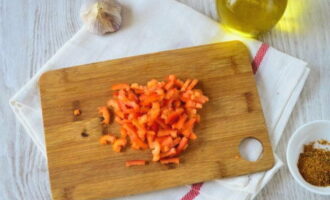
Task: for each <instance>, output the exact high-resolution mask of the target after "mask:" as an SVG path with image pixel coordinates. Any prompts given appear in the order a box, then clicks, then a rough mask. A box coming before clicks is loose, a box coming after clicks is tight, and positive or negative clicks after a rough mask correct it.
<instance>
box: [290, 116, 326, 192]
mask: <svg viewBox="0 0 330 200" xmlns="http://www.w3.org/2000/svg"><path fill="white" fill-rule="evenodd" d="M320 139H324V140H327V141H330V121H326V120H317V121H313V122H309V123H307V124H305V125H303V126H301V127H300V128H298V129H297V130H296V131H295V132H294V134H293V135H292V136H291V138H290V140H289V144H288V148H287V151H286V158H287V163H288V167H289V170H290V172H291V174H292V176H293V177H294V179H295V180H296V181H297V182H298V183H299V184H300V185H301V186H302V187H304V188H306V189H307V190H309V191H311V192H314V193H317V194H322V195H330V186H328V187H318V186H314V185H312V184H310V183H308V182H307V181H305V179H304V178H303V177H302V176H301V174H300V172H299V169H298V167H297V164H298V159H299V155H300V153H302V152H303V147H304V145H305V144H309V143H310V142H313V141H317V140H320Z"/></svg>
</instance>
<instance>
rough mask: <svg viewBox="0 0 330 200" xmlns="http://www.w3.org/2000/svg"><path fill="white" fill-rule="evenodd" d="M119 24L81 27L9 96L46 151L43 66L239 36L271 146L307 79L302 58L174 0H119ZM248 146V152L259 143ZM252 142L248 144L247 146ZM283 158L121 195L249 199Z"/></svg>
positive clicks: (45, 68)
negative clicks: (108, 29)
mask: <svg viewBox="0 0 330 200" xmlns="http://www.w3.org/2000/svg"><path fill="white" fill-rule="evenodd" d="M120 2H121V3H122V5H123V6H124V9H123V24H122V27H121V29H120V30H119V31H118V32H116V33H112V34H109V35H107V36H97V35H93V34H90V33H89V32H87V31H86V30H85V29H84V28H82V29H81V30H80V31H79V32H78V33H76V35H75V36H74V37H73V38H72V39H70V40H69V41H68V42H67V43H66V44H65V45H64V46H63V47H62V48H61V49H60V50H59V51H58V52H57V53H56V54H55V55H54V56H53V57H52V58H51V59H50V60H49V61H48V62H47V63H46V64H45V65H44V66H43V67H42V68H41V69H40V71H39V72H38V73H37V74H36V75H35V76H34V77H33V78H32V79H31V80H30V81H29V82H28V83H27V84H26V85H25V86H23V87H22V88H21V89H20V90H19V91H18V92H17V94H15V96H13V97H12V98H11V100H10V105H11V107H12V109H13V111H14V112H15V114H16V116H17V118H18V119H19V121H20V122H21V123H22V124H23V126H24V128H25V129H26V131H27V133H28V134H29V136H30V137H31V138H32V139H33V141H34V142H35V144H36V145H37V147H38V148H39V149H40V151H41V152H42V153H43V154H44V155H45V158H46V153H45V143H44V132H43V125H42V113H41V106H40V99H39V90H38V85H37V81H38V79H39V77H40V75H41V74H42V73H43V72H45V71H48V70H52V69H59V68H63V67H69V66H73V65H80V64H85V63H91V62H97V61H103V60H109V59H115V58H120V57H126V56H133V55H139V54H145V53H150V52H155V51H162V50H169V49H177V48H183V47H190V46H196V45H201V44H207V43H213V42H219V41H228V40H241V41H242V42H243V43H245V44H246V45H247V46H248V48H249V50H250V52H251V59H252V60H253V61H252V64H253V70H254V72H255V78H256V84H257V88H258V91H259V95H260V98H261V104H262V107H263V111H264V115H265V119H266V124H267V127H268V131H269V134H270V139H271V142H272V144H273V149H274V150H275V149H276V146H277V143H278V141H279V139H280V137H281V135H282V132H283V129H284V128H285V126H286V123H287V121H288V119H289V117H290V114H291V112H292V110H293V107H294V105H295V103H296V101H297V99H298V97H299V94H300V92H301V90H302V88H303V86H304V83H305V80H306V79H307V76H308V73H309V69H308V68H307V67H306V63H305V62H303V61H301V60H298V59H296V58H293V57H291V56H289V55H286V54H284V53H282V52H279V51H277V50H275V49H273V48H271V47H269V46H268V45H266V44H262V43H261V42H259V41H256V40H252V39H244V38H239V37H237V36H233V35H231V34H229V33H227V32H226V31H225V30H224V29H223V28H222V27H221V25H219V24H218V23H216V22H214V21H212V20H211V19H209V18H207V17H206V16H204V15H201V14H199V13H198V12H196V11H194V10H192V9H191V8H189V7H187V6H185V5H183V4H181V3H178V2H176V1H173V0H162V1H150V0H122V1H120ZM253 145H254V144H253V143H252V146H251V145H247V146H246V148H245V150H246V151H247V153H248V155H249V156H251V157H256V156H258V153H259V152H260V151H261V149H260V148H253V147H254V146H253ZM251 147H252V148H251ZM281 165H282V162H281V161H280V160H279V159H278V158H277V156H276V164H275V166H274V167H273V168H272V169H271V170H268V171H267V172H261V173H256V174H252V175H246V176H240V177H236V178H229V179H224V180H216V181H211V182H207V183H204V184H202V183H200V184H194V185H192V186H183V187H177V188H173V189H168V190H163V191H157V192H152V193H148V194H142V195H135V196H132V197H126V198H121V199H130V200H133V199H134V200H135V199H143V200H147V199H153V200H154V199H157V200H158V199H164V200H165V199H166V200H168V199H183V200H192V199H216V200H222V199H231V200H235V199H251V198H253V197H254V196H255V195H256V194H257V193H258V192H259V191H260V190H261V189H262V188H263V186H264V185H265V184H266V183H267V182H268V181H269V180H270V179H271V178H272V177H273V175H274V174H275V173H276V172H277V170H278V169H279V168H280V167H281Z"/></svg>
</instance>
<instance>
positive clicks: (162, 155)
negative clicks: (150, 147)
mask: <svg viewBox="0 0 330 200" xmlns="http://www.w3.org/2000/svg"><path fill="white" fill-rule="evenodd" d="M175 155H176V150H175V148H171V149H170V150H169V151H167V152H165V153H161V154H160V158H161V159H162V158H166V157H171V156H175Z"/></svg>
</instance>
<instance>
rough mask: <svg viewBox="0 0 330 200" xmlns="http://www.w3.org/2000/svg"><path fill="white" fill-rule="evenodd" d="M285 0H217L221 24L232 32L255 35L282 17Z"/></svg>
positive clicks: (266, 29)
mask: <svg viewBox="0 0 330 200" xmlns="http://www.w3.org/2000/svg"><path fill="white" fill-rule="evenodd" d="M286 5H287V0H217V9H218V14H219V16H220V18H221V22H222V24H223V25H224V26H225V27H226V28H228V29H229V30H232V31H234V32H239V33H241V34H244V35H246V36H257V35H258V34H259V33H262V32H266V31H268V30H270V29H271V28H272V27H273V26H274V25H275V24H276V23H277V22H278V20H279V19H280V18H281V17H282V15H283V13H284V11H285V8H286Z"/></svg>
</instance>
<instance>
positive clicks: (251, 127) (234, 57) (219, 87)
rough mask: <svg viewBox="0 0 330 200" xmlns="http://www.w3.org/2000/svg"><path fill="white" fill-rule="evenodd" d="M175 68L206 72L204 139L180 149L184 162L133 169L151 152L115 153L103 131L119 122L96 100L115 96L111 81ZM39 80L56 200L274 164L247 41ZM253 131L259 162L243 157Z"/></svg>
mask: <svg viewBox="0 0 330 200" xmlns="http://www.w3.org/2000/svg"><path fill="white" fill-rule="evenodd" d="M91 53H93V52H91ZM169 74H175V75H177V76H178V77H179V78H182V79H187V78H197V79H199V80H200V83H199V85H198V87H199V88H201V89H203V91H204V93H205V94H206V95H207V96H208V97H209V98H210V101H209V102H208V103H206V104H205V106H204V108H203V109H202V110H201V111H200V114H201V122H200V124H199V125H198V126H197V127H196V129H195V132H196V133H197V135H198V139H197V140H195V141H193V142H191V145H190V146H189V148H188V149H187V151H186V152H184V153H183V154H182V155H181V161H182V162H181V163H180V165H179V166H175V165H169V166H165V165H161V164H159V163H151V164H149V165H147V166H136V167H131V168H127V167H125V161H126V160H132V159H150V158H151V154H150V152H148V151H145V152H142V151H136V150H131V149H128V150H126V151H125V152H123V153H115V152H113V151H112V149H111V147H110V146H101V145H99V142H98V139H99V138H100V136H101V135H102V132H106V131H109V132H115V133H116V132H117V133H118V127H117V125H115V124H113V125H111V127H110V128H109V130H104V129H103V128H102V127H101V125H100V122H99V118H98V114H97V107H98V106H102V105H105V104H106V101H107V100H108V99H109V98H110V96H111V92H110V91H109V88H110V86H111V85H112V84H115V83H122V82H127V83H135V82H137V83H140V84H145V83H146V82H147V81H148V80H150V79H153V78H156V79H158V80H163V79H164V77H165V76H167V75H169ZM39 85H40V93H41V101H42V111H43V119H44V127H45V138H46V144H47V155H48V167H49V176H50V182H51V189H52V194H53V199H54V200H84V199H104V198H111V197H118V196H126V195H132V194H137V193H142V192H148V191H153V190H160V189H164V188H170V187H175V186H179V185H185V184H191V183H197V182H202V181H207V180H212V179H218V178H223V177H229V176H238V175H242V174H247V173H253V172H258V171H262V170H267V169H269V168H271V167H272V166H273V164H274V159H273V153H272V149H271V145H270V142H269V139H268V133H267V130H266V126H265V121H264V116H263V113H262V109H261V106H260V102H259V97H258V93H257V89H256V83H255V80H254V75H253V73H252V68H251V65H250V60H249V53H248V50H247V48H246V47H245V46H244V45H243V44H242V43H240V42H226V43H217V44H210V45H205V46H197V47H192V48H186V49H178V50H173V51H164V52H159V53H153V54H148V55H141V56H135V57H129V58H122V59H117V60H111V61H105V62H100V63H93V64H87V65H82V66H77V67H72V68H65V69H60V70H55V71H49V72H46V73H45V74H43V75H42V77H41V78H40V81H39ZM74 108H80V109H81V111H82V115H81V116H79V117H74V116H73V113H72V111H73V109H74ZM82 133H84V134H83V135H84V136H85V137H84V136H83V135H82ZM87 135H88V136H87ZM86 136H87V137H86ZM249 137H252V138H256V139H258V140H259V141H260V142H261V143H262V145H263V154H262V156H261V158H260V159H259V160H258V161H256V162H250V161H247V160H244V159H243V158H242V157H240V153H239V145H240V142H241V141H242V140H243V139H245V138H249Z"/></svg>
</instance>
